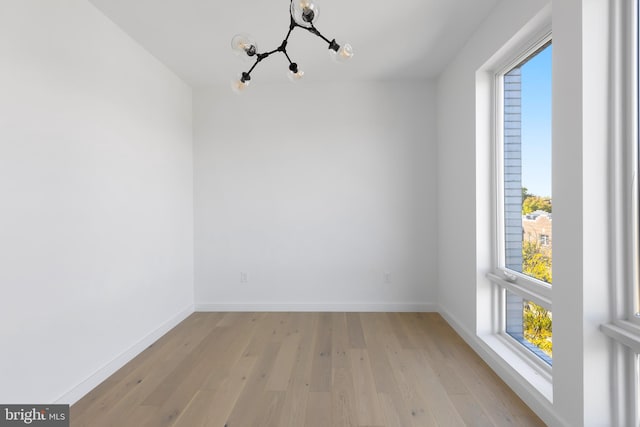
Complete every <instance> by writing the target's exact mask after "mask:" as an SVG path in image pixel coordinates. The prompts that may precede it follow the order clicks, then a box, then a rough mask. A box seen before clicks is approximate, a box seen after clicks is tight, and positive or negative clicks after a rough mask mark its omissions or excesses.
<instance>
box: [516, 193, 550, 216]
mask: <svg viewBox="0 0 640 427" xmlns="http://www.w3.org/2000/svg"><path fill="white" fill-rule="evenodd" d="M525 190H526V189H525ZM535 211H545V212H549V213H551V198H550V197H540V196H534V195H528V196H527V198H524V199H522V215H527V214H530V213H531V212H535Z"/></svg>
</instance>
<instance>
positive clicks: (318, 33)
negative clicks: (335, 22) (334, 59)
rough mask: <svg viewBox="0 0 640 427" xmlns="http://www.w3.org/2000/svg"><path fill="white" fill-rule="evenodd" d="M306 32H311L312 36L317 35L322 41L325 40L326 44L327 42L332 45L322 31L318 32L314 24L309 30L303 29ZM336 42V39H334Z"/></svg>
mask: <svg viewBox="0 0 640 427" xmlns="http://www.w3.org/2000/svg"><path fill="white" fill-rule="evenodd" d="M302 28H304V29H305V30H307V31H309V32H310V33H311V34H315V35H316V36H318V37H320V38H321V39H322V40H324V41H325V42H327V44H331V40H329V39H328V38H326V37H325V36H323V35H322V33H321V32H320V31H318V29H317V28H316V27H315V26H314V25H313V23H312V24H311V27H309V28H307V27H302ZM334 42H335V39H334Z"/></svg>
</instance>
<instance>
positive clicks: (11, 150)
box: [0, 0, 193, 403]
mask: <svg viewBox="0 0 640 427" xmlns="http://www.w3.org/2000/svg"><path fill="white" fill-rule="evenodd" d="M191 101H192V100H191V90H190V89H189V88H188V87H187V86H186V85H185V84H184V83H183V82H182V81H180V80H179V79H178V78H177V77H175V76H174V75H173V74H172V73H170V72H169V71H168V70H167V69H166V68H165V67H164V66H163V65H161V64H160V63H159V62H158V61H157V60H155V59H154V58H153V57H152V56H150V55H149V54H148V53H146V52H145V51H144V50H143V49H142V48H141V47H140V46H138V45H137V44H136V43H135V42H133V41H132V40H131V39H130V38H129V37H128V36H126V35H125V34H124V33H123V32H122V31H120V30H119V29H118V28H117V27H116V26H115V25H114V24H113V23H112V22H110V21H109V20H107V19H106V18H105V17H104V16H103V15H102V14H100V13H99V12H98V11H97V10H95V9H94V7H93V6H91V5H90V4H89V3H88V2H86V1H82V0H58V1H50V0H6V1H3V2H2V3H1V4H0V204H1V208H0V289H1V296H0V342H2V344H1V348H2V349H1V351H0V402H4V403H29V402H31V403H44V402H53V401H56V400H58V399H60V398H61V399H62V400H61V401H62V402H67V403H71V402H73V401H74V400H75V399H77V398H79V397H80V396H81V395H82V394H83V393H85V392H87V391H88V390H89V389H91V388H92V387H93V386H95V385H96V384H97V383H98V382H99V381H100V380H101V379H104V377H105V376H106V375H108V374H109V373H111V371H113V369H116V368H118V367H119V366H120V365H121V364H122V363H124V362H126V360H127V359H128V358H129V357H131V356H132V355H134V354H135V352H136V351H139V350H141V349H142V348H143V347H142V346H143V345H145V343H147V342H149V341H151V340H153V339H154V338H155V337H157V336H158V335H159V334H160V333H162V332H164V331H165V330H166V329H167V328H168V327H170V326H171V325H173V324H174V323H175V322H176V321H178V320H181V318H183V317H184V316H185V315H186V314H188V313H189V312H190V310H191V308H192V304H193V194H192V180H193V166H192V165H193V163H192V127H191V121H192V116H191Z"/></svg>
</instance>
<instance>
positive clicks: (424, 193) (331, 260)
mask: <svg viewBox="0 0 640 427" xmlns="http://www.w3.org/2000/svg"><path fill="white" fill-rule="evenodd" d="M345 66H348V65H345ZM195 98H196V100H195V103H194V105H195V126H194V129H195V159H196V161H195V168H196V169H195V207H196V208H195V212H196V221H195V222H196V233H195V235H196V263H195V265H196V308H200V309H211V310H213V309H219V310H233V309H291V310H314V309H315V310H333V309H335V310H341V309H350V310H377V309H389V310H394V309H397V310H403V309H431V308H434V306H432V305H430V304H431V303H435V302H436V298H437V295H436V285H435V274H436V273H435V270H436V253H437V243H436V240H435V237H436V222H435V221H436V211H435V209H436V203H435V202H436V183H435V181H436V150H435V135H436V130H435V120H434V118H435V97H434V88H433V85H432V84H430V83H416V84H411V83H356V84H354V83H351V84H336V83H331V84H317V85H313V84H308V83H307V84H300V85H274V86H269V85H266V84H264V83H263V84H261V83H260V82H259V78H258V77H256V79H255V82H254V83H253V85H252V86H251V87H250V89H249V90H248V92H246V93H244V94H242V96H237V95H235V94H232V93H231V92H230V91H229V90H224V91H222V92H217V91H215V90H210V91H208V92H198V94H197V96H196V97H195ZM241 272H245V273H247V279H248V280H247V283H240V274H241ZM386 272H388V273H389V274H390V276H389V278H390V283H385V273H386Z"/></svg>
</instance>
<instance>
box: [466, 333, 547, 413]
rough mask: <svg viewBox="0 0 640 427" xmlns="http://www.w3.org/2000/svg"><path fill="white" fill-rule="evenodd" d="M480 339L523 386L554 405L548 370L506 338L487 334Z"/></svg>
mask: <svg viewBox="0 0 640 427" xmlns="http://www.w3.org/2000/svg"><path fill="white" fill-rule="evenodd" d="M478 338H480V340H481V341H482V342H483V343H484V344H485V345H486V346H487V347H488V350H489V351H491V352H493V353H494V354H495V355H496V356H497V358H496V359H497V360H498V361H500V362H502V363H503V364H504V365H503V367H504V368H507V369H512V370H514V371H515V372H516V373H517V374H518V377H519V382H520V383H521V384H520V385H521V386H523V387H524V388H525V389H533V390H534V391H536V392H538V393H539V394H540V395H541V396H542V397H544V398H545V399H546V400H547V401H549V402H550V403H553V379H552V376H551V374H550V373H549V372H548V371H547V370H546V369H543V368H542V367H540V366H538V365H537V364H535V363H534V362H533V361H531V360H529V358H528V357H526V356H525V355H523V354H522V353H521V352H520V351H518V349H516V348H514V344H512V343H510V342H509V340H508V339H507V338H505V337H502V336H500V335H495V334H486V335H479V336H478ZM502 363H501V364H502Z"/></svg>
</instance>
